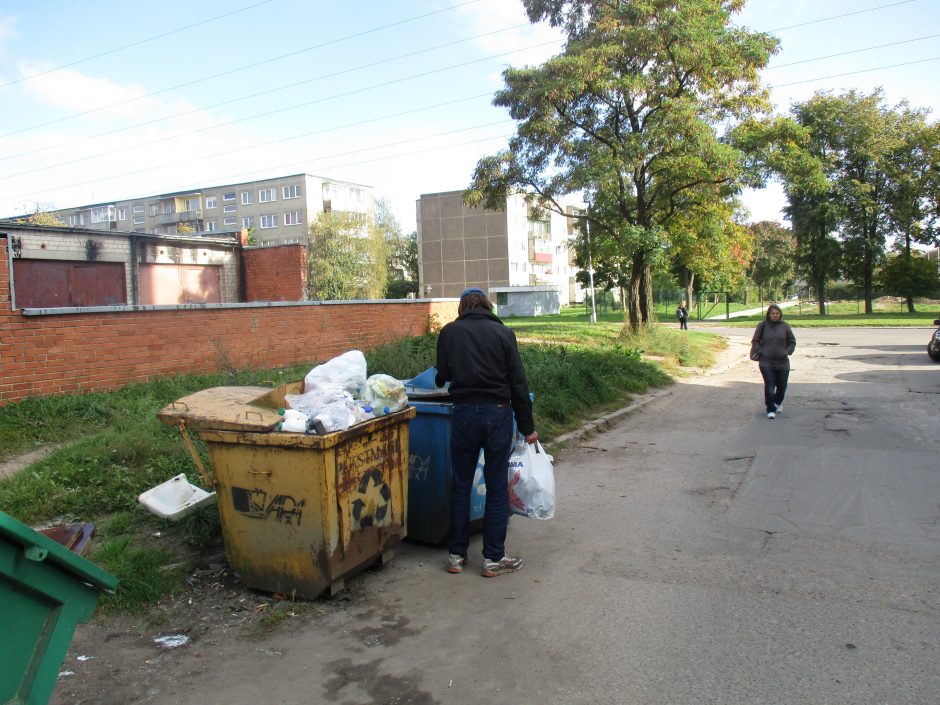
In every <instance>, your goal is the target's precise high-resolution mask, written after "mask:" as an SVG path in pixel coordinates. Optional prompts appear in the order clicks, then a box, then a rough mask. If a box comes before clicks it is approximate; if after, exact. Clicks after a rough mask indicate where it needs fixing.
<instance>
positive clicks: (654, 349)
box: [0, 314, 714, 626]
mask: <svg viewBox="0 0 940 705" xmlns="http://www.w3.org/2000/svg"><path fill="white" fill-rule="evenodd" d="M540 323H541V325H532V324H531V321H530V320H529V319H518V320H514V321H509V324H510V325H512V326H513V327H514V328H515V329H516V331H517V335H518V337H519V338H520V341H521V344H520V352H521V355H522V358H523V362H524V364H525V367H526V370H527V374H528V378H529V382H530V388H531V390H532V392H533V393H534V394H535V416H536V422H537V424H538V429H539V433H540V435H541V436H542V437H543V439H545V440H546V441H550V440H551V438H552V437H554V436H556V435H559V434H561V433H564V432H566V431H568V430H571V429H572V428H575V427H577V426H578V425H580V424H581V423H582V422H583V421H584V420H585V419H588V418H591V417H593V416H595V415H597V414H598V413H601V412H604V411H608V410H610V409H611V408H617V407H618V406H622V405H624V404H626V403H627V402H628V401H629V398H630V395H631V394H636V393H642V392H645V391H646V390H647V389H649V388H650V387H659V386H663V385H666V384H669V383H670V381H671V378H670V376H669V374H668V373H667V372H666V371H665V369H664V367H665V368H669V367H670V365H672V366H673V367H675V368H678V367H679V366H681V365H700V366H701V365H705V364H708V360H709V354H710V349H711V346H713V345H714V343H713V342H709V336H706V335H704V334H700V333H698V334H688V335H687V334H684V333H682V334H680V333H679V331H672V330H665V329H663V330H659V329H656V328H653V329H650V330H648V331H644V332H643V334H642V336H631V335H625V334H624V333H623V326H622V324H621V323H620V322H619V321H618V322H614V321H609V322H605V323H603V324H590V323H586V324H585V323H583V322H580V321H577V320H571V317H570V316H568V315H567V314H565V315H560V316H559V317H546V319H545V320H541V321H540ZM436 342H437V337H436V335H434V334H429V335H426V336H419V337H417V338H409V339H405V340H401V341H398V342H396V343H392V344H389V345H385V346H381V347H379V348H377V349H374V350H371V351H368V352H367V355H366V357H367V362H368V369H369V372H370V374H374V373H377V372H384V373H386V374H390V375H392V376H394V377H397V378H399V379H407V378H410V377H413V376H414V375H416V374H417V373H419V372H421V371H423V370H425V369H427V368H428V367H430V366H432V365H433V364H434V356H435V350H436ZM649 355H653V356H656V357H657V359H658V360H659V361H660V362H659V363H653V362H650V361H649V360H647V359H645V356H649ZM310 366H311V365H301V366H298V367H295V368H289V369H276V370H253V371H244V372H238V373H233V374H217V375H192V376H176V377H171V378H164V379H157V380H153V381H151V382H147V383H143V384H134V385H129V386H127V387H125V388H123V389H121V390H118V391H115V392H112V393H101V394H87V395H71V396H61V397H48V398H43V399H28V400H25V401H22V402H18V403H14V404H10V405H7V406H4V407H0V459H2V458H6V457H9V456H11V455H13V454H16V453H20V452H23V451H26V450H31V449H33V448H35V447H36V446H41V445H43V444H47V443H66V444H67V445H65V446H64V447H62V448H59V449H58V450H57V451H56V452H54V453H53V454H52V455H49V456H48V457H46V458H44V459H42V460H40V461H38V462H36V463H34V464H32V465H30V466H29V467H27V468H26V469H24V470H22V471H21V472H19V473H18V474H16V475H15V476H13V477H11V478H6V479H3V480H0V509H3V511H6V512H7V513H9V514H11V515H12V516H14V517H16V518H18V519H20V520H21V521H23V522H24V523H26V524H30V525H34V526H35V525H38V524H42V523H50V522H57V521H95V522H96V523H97V524H98V526H99V527H100V532H99V534H98V536H97V537H96V540H95V545H96V549H95V551H94V553H93V554H92V555H91V556H90V557H91V559H92V560H94V561H95V562H96V563H99V564H100V565H101V566H102V567H103V568H104V569H105V570H108V571H109V572H111V573H113V574H115V575H116V576H117V577H118V578H120V580H121V583H120V586H119V588H118V590H117V592H116V593H115V594H114V595H109V596H104V597H103V598H102V601H101V606H102V609H103V610H105V611H108V612H134V611H139V610H142V609H145V608H146V607H147V606H148V605H152V604H154V603H156V602H158V601H159V600H161V599H163V598H164V597H166V596H169V595H173V594H174V593H177V592H179V591H180V590H183V589H184V587H185V576H186V572H187V570H188V569H189V567H190V566H191V564H192V561H193V560H194V558H195V557H197V555H198V551H199V550H200V549H201V548H202V547H205V546H210V545H214V546H215V547H216V548H217V544H218V540H219V536H220V532H219V521H218V512H217V510H216V508H214V507H212V508H205V509H203V510H201V511H200V512H197V513H195V514H193V515H191V516H190V517H187V518H186V519H185V520H183V521H181V522H178V523H172V522H168V521H164V520H162V519H159V518H157V517H154V516H152V515H150V514H148V513H147V512H146V511H145V510H144V509H142V508H141V507H140V506H139V505H138V503H137V496H138V494H140V492H142V491H144V490H145V489H148V488H150V487H153V486H155V485H157V484H159V483H161V482H163V481H165V480H167V479H168V478H170V477H172V476H174V475H176V474H178V473H182V472H185V473H187V474H188V475H189V477H190V478H191V479H193V480H194V481H195V480H197V478H198V475H197V473H196V472H195V470H194V468H193V466H192V460H191V458H190V457H189V456H188V454H187V453H186V451H185V449H184V447H183V444H182V442H181V441H180V438H179V435H178V432H177V431H176V430H175V429H172V428H169V427H166V426H164V425H163V424H161V423H160V422H159V421H158V420H157V419H156V416H155V415H156V412H157V411H158V410H159V409H161V408H162V407H163V406H165V405H166V404H168V403H170V402H171V401H175V400H176V399H179V398H181V397H183V396H186V395H187V394H190V393H192V392H194V391H198V390H201V389H205V388H208V387H214V386H229V385H261V384H264V385H267V386H275V385H277V384H280V383H282V382H287V381H292V380H295V379H300V378H302V377H303V376H304V374H305V373H306V372H307V371H308V370H309V369H310ZM155 536H159V537H160V538H159V540H155V538H154V537H155ZM286 616H289V613H285V614H281V613H280V612H279V611H277V610H273V611H272V612H271V613H270V615H267V619H265V620H264V622H265V624H268V625H269V626H274V625H275V623H278V622H279V621H281V620H283V619H284V618H285V617H286Z"/></svg>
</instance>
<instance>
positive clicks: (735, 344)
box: [548, 328, 752, 447]
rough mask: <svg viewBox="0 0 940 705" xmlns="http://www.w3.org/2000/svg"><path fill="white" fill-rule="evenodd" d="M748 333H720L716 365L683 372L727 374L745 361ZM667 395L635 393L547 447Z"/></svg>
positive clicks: (595, 430) (590, 431)
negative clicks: (723, 343)
mask: <svg viewBox="0 0 940 705" xmlns="http://www.w3.org/2000/svg"><path fill="white" fill-rule="evenodd" d="M751 334H752V331H751V330H750V329H743V328H742V329H741V331H740V333H739V332H738V331H733V332H731V331H730V330H729V332H723V333H720V334H719V335H722V336H723V337H724V338H725V339H726V340H727V341H728V347H726V348H725V349H724V350H722V351H720V352H719V353H718V354H717V355H716V356H715V364H713V365H712V366H711V367H708V368H702V367H685V368H683V370H685V371H687V372H692V373H694V374H699V375H704V376H706V377H710V376H711V375H718V374H722V373H723V372H727V371H728V370H730V369H732V368H733V367H736V366H737V365H739V364H741V363H742V362H746V361H747V359H748V358H747V354H748V352H749V351H750V349H751ZM669 394H672V388H671V387H666V388H662V389H652V390H650V391H648V392H646V393H645V394H638V395H636V396H634V397H633V399H632V401H631V402H630V404H629V405H627V406H625V407H623V408H622V409H616V410H615V411H611V412H610V413H608V414H604V415H603V416H600V417H598V418H595V419H591V420H590V421H588V422H586V423H585V424H584V425H582V426H581V427H580V428H576V429H575V430H573V431H569V432H568V433H566V434H563V435H561V436H558V437H556V438H553V439H552V441H551V443H549V444H548V445H549V447H551V446H558V445H561V444H566V443H569V442H571V441H573V440H578V439H581V438H586V437H588V436H591V435H594V434H596V433H602V432H603V431H605V430H607V429H609V428H611V427H612V426H613V425H614V424H615V423H616V422H618V421H619V420H620V419H622V418H623V417H624V416H626V415H628V414H630V413H632V412H634V411H636V410H638V409H642V408H643V407H644V406H646V405H647V404H649V403H651V402H654V401H656V400H657V399H659V398H660V397H664V396H667V395H669Z"/></svg>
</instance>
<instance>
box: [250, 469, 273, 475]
mask: <svg viewBox="0 0 940 705" xmlns="http://www.w3.org/2000/svg"><path fill="white" fill-rule="evenodd" d="M248 472H249V473H250V474H251V475H271V474H272V472H271V471H270V470H249V471H248Z"/></svg>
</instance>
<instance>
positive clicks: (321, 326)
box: [0, 236, 457, 404]
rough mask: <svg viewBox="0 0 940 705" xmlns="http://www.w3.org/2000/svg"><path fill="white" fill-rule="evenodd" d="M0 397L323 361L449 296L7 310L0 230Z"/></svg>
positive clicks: (383, 335)
mask: <svg viewBox="0 0 940 705" xmlns="http://www.w3.org/2000/svg"><path fill="white" fill-rule="evenodd" d="M0 257H2V261H0V404H5V403H8V402H11V401H15V400H18V399H23V398H25V397H28V396H45V395H50V394H60V393H75V392H92V391H104V390H109V389H116V388H118V387H121V386H123V385H125V384H128V383H131V382H138V381H146V380H147V379H150V378H152V377H157V376H162V375H171V374H176V373H198V372H212V371H217V370H224V369H229V368H235V369H246V368H264V367H282V366H287V365H294V364H304V363H310V364H311V366H312V365H313V364H315V363H319V362H324V361H326V360H328V359H329V358H331V357H334V356H335V355H338V354H340V353H343V352H346V351H347V350H352V349H359V350H367V349H369V348H371V347H374V346H376V345H379V344H381V343H384V342H388V341H390V340H395V339H398V338H402V337H406V336H410V335H421V334H423V333H424V332H425V330H426V328H427V324H428V318H429V316H430V317H432V318H434V319H435V320H436V321H437V322H438V323H440V324H443V323H446V322H448V321H450V320H453V319H454V318H455V317H456V311H457V302H456V301H428V300H421V299H418V300H413V301H401V302H374V303H355V304H346V303H331V302H323V303H306V302H304V303H280V304H267V305H266V304H259V305H252V304H236V305H233V306H231V307H214V308H191V309H190V308H180V309H176V308H173V309H167V310H157V311H146V310H142V311H134V310H125V311H119V312H105V313H75V314H55V315H43V316H23V315H22V313H21V312H20V311H13V310H12V309H11V302H10V281H9V267H8V264H7V263H8V261H9V260H8V254H7V239H6V238H5V237H3V236H0Z"/></svg>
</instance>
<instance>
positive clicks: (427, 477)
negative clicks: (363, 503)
mask: <svg viewBox="0 0 940 705" xmlns="http://www.w3.org/2000/svg"><path fill="white" fill-rule="evenodd" d="M404 384H405V391H407V393H408V403H409V404H410V405H411V406H413V407H414V408H415V409H416V410H417V415H416V416H415V417H414V418H413V419H412V420H411V421H410V422H409V423H410V427H409V430H408V435H409V438H410V440H409V456H410V457H409V458H408V533H407V538H409V539H411V540H414V541H421V542H424V543H433V544H440V543H444V542H445V541H446V540H447V536H448V534H449V533H450V483H451V478H452V476H453V466H452V465H451V462H450V430H451V425H452V417H453V413H454V405H453V403H452V402H451V400H450V394H449V393H448V391H447V389H446V388H441V387H435V386H434V368H431V369H429V370H425V371H424V372H422V373H421V374H420V375H418V376H417V377H415V378H414V379H410V380H404ZM529 397H530V398H533V399H534V398H535V397H534V395H532V394H530V395H529ZM515 429H516V424H515V419H514V420H513V432H515ZM485 508H486V484H485V483H484V482H483V453H482V452H481V453H480V458H479V459H478V460H477V469H476V473H475V474H474V476H473V486H472V489H471V490H470V528H471V530H479V529H480V528H481V527H482V520H483V511H484V509H485Z"/></svg>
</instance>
